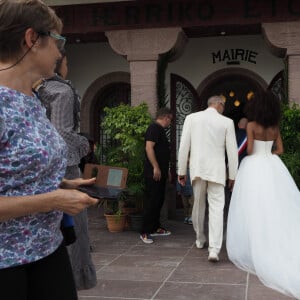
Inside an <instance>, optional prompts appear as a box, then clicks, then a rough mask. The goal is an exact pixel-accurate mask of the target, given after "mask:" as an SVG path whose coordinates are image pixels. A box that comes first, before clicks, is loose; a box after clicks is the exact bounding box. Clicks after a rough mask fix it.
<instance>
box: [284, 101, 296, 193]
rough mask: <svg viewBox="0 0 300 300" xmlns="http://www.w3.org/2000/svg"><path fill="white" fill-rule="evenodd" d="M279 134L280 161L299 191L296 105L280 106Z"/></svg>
mask: <svg viewBox="0 0 300 300" xmlns="http://www.w3.org/2000/svg"><path fill="white" fill-rule="evenodd" d="M280 132H281V137H282V141H283V147H284V153H283V154H282V155H281V158H282V161H283V162H284V163H285V165H286V167H287V168H288V170H289V171H290V173H291V175H292V176H293V178H294V180H295V182H296V184H297V186H298V188H299V189H300V151H299V149H300V107H299V105H297V104H292V105H289V104H286V103H285V104H283V105H282V120H281V124H280Z"/></svg>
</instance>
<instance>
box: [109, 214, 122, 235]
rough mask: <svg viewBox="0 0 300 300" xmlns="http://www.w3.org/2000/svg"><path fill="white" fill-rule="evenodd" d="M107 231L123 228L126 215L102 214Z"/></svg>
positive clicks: (116, 230)
mask: <svg viewBox="0 0 300 300" xmlns="http://www.w3.org/2000/svg"><path fill="white" fill-rule="evenodd" d="M104 216H105V217H106V224H107V229H108V231H109V232H121V231H123V230H124V228H125V222H126V215H124V214H122V215H110V214H104Z"/></svg>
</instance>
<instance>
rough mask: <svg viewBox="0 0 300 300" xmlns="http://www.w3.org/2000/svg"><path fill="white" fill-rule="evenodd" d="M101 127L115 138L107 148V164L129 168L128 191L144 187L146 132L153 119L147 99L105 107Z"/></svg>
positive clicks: (131, 191) (135, 190)
mask: <svg viewBox="0 0 300 300" xmlns="http://www.w3.org/2000/svg"><path fill="white" fill-rule="evenodd" d="M104 112H105V117H104V119H103V121H102V124H101V127H102V128H103V129H104V132H105V133H106V134H108V135H109V137H110V138H111V139H112V140H113V141H114V142H115V143H114V144H115V145H116V146H112V147H110V148H109V149H107V162H106V163H107V164H108V165H111V166H118V167H125V168H128V179H127V186H128V191H129V194H142V193H143V191H144V181H143V166H144V165H143V163H144V155H145V146H144V134H145V132H146V130H147V127H148V126H149V124H150V123H151V121H152V118H151V115H150V114H149V112H148V107H147V105H146V104H145V103H142V104H140V105H138V106H129V105H125V104H120V105H119V106H116V107H112V108H109V107H105V108H104Z"/></svg>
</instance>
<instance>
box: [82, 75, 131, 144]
mask: <svg viewBox="0 0 300 300" xmlns="http://www.w3.org/2000/svg"><path fill="white" fill-rule="evenodd" d="M121 102H123V103H129V104H130V74H129V73H127V72H113V73H109V74H105V75H103V76H101V77H99V78H98V79H97V80H95V81H94V82H93V83H92V84H91V85H90V86H89V88H88V89H87V91H86V93H85V94H84V96H83V98H82V102H81V114H80V115H81V123H80V131H81V132H85V133H88V134H89V135H90V136H92V137H93V138H94V140H95V141H100V122H101V116H102V115H103V108H104V107H105V106H109V107H111V106H116V105H118V104H119V103H121Z"/></svg>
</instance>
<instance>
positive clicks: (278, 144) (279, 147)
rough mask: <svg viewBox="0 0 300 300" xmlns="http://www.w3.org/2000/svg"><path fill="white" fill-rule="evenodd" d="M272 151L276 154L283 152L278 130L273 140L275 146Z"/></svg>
mask: <svg viewBox="0 0 300 300" xmlns="http://www.w3.org/2000/svg"><path fill="white" fill-rule="evenodd" d="M272 153H273V154H278V155H280V154H282V153H283V144H282V139H281V135H280V132H279V130H278V137H277V139H276V140H275V147H274V150H273V151H272Z"/></svg>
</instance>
